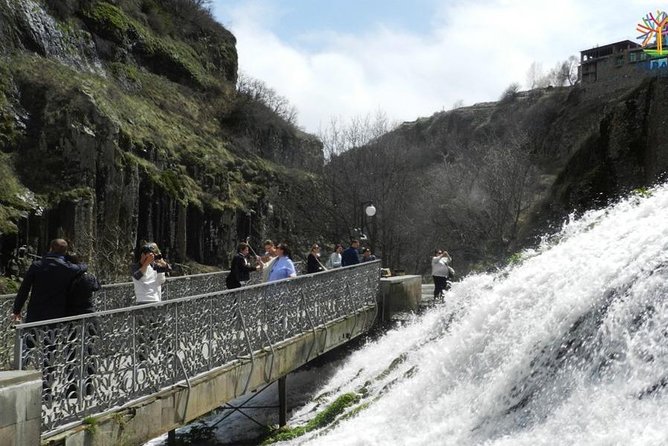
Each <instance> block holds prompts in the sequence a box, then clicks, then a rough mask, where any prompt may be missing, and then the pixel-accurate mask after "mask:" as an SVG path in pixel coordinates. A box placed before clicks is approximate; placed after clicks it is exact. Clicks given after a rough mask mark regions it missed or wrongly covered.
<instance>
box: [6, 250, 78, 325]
mask: <svg viewBox="0 0 668 446" xmlns="http://www.w3.org/2000/svg"><path fill="white" fill-rule="evenodd" d="M66 254H67V242H66V241H65V240H63V239H60V238H57V239H54V240H52V241H51V245H50V250H49V252H48V253H47V254H46V255H45V256H44V257H42V258H41V259H40V260H37V261H35V262H33V264H32V265H30V268H28V272H26V276H25V278H24V279H23V282H22V283H21V287H20V288H19V292H18V293H17V294H16V299H14V310H13V313H14V314H13V318H14V320H15V321H20V320H21V309H22V308H23V305H24V304H25V302H26V300H27V299H28V294H30V301H28V312H27V314H26V322H36V321H43V320H47V319H56V318H60V317H65V316H67V315H68V314H67V291H68V289H69V287H70V284H71V283H72V280H73V279H74V278H75V277H76V276H77V275H78V274H80V273H82V272H84V271H86V270H87V267H86V265H84V264H79V265H77V264H74V263H71V262H68V261H67V260H66V259H65V255H66Z"/></svg>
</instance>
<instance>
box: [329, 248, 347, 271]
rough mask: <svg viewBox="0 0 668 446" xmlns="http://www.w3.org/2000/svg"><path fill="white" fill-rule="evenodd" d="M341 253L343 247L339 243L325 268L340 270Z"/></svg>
mask: <svg viewBox="0 0 668 446" xmlns="http://www.w3.org/2000/svg"><path fill="white" fill-rule="evenodd" d="M342 252H343V245H341V244H340V243H337V244H336V247H335V248H334V252H333V253H332V254H331V255H330V256H329V260H327V264H326V266H327V268H330V269H331V268H341V253H342Z"/></svg>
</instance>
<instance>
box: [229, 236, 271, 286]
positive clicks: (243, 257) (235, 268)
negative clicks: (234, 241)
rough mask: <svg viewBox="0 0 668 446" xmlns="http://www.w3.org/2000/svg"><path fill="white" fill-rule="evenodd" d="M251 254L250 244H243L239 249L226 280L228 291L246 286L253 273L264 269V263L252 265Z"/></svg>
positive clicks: (240, 244) (233, 258)
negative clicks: (249, 257) (249, 258)
mask: <svg viewBox="0 0 668 446" xmlns="http://www.w3.org/2000/svg"><path fill="white" fill-rule="evenodd" d="M249 254H250V246H248V243H245V242H241V243H239V246H238V247H237V253H236V254H235V255H234V257H232V266H230V273H229V274H228V275H227V277H226V278H225V285H227V289H228V290H233V289H235V288H239V287H241V286H242V285H245V284H246V282H248V280H249V279H250V273H251V271H259V270H260V269H262V263H261V262H259V263H258V264H257V265H251V263H250V261H249V260H248V256H249Z"/></svg>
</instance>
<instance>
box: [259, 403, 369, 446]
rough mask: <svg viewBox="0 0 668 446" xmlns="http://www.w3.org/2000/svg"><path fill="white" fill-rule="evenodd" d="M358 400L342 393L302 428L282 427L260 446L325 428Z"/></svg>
mask: <svg viewBox="0 0 668 446" xmlns="http://www.w3.org/2000/svg"><path fill="white" fill-rule="evenodd" d="M360 398H361V396H360V395H359V394H357V393H354V392H350V393H344V394H343V395H341V396H340V397H338V398H337V399H336V400H334V402H333V403H332V404H330V405H329V406H328V407H327V408H326V409H325V410H323V411H322V412H320V413H319V414H318V415H316V416H315V418H313V419H312V420H311V421H309V422H308V423H306V424H305V425H304V426H297V427H283V428H281V429H279V430H277V431H275V432H273V433H271V434H270V435H269V437H267V438H266V439H265V440H264V441H263V442H262V444H263V445H267V444H271V443H276V442H278V441H286V440H292V439H294V438H297V437H301V436H302V435H304V434H306V433H308V432H311V431H313V430H316V429H321V428H323V427H326V426H328V425H330V424H331V423H333V422H334V420H336V418H337V417H338V416H339V415H341V414H342V413H343V412H344V411H345V410H346V409H347V408H348V407H350V406H352V405H354V404H357V403H358V402H359V401H360ZM360 410H363V409H359V410H357V412H359V411H360ZM357 412H356V413H357Z"/></svg>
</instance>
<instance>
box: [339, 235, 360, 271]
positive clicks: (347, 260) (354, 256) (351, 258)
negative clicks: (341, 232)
mask: <svg viewBox="0 0 668 446" xmlns="http://www.w3.org/2000/svg"><path fill="white" fill-rule="evenodd" d="M359 247H360V242H359V240H351V242H350V246H349V247H348V249H346V250H345V251H343V254H341V266H350V265H357V264H358V263H360V256H359V253H358V251H357V250H358V249H359Z"/></svg>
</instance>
